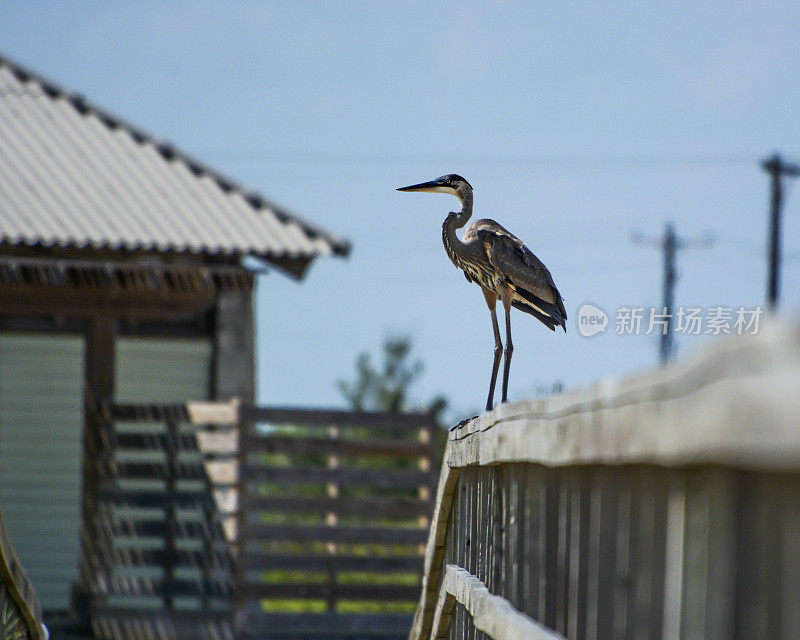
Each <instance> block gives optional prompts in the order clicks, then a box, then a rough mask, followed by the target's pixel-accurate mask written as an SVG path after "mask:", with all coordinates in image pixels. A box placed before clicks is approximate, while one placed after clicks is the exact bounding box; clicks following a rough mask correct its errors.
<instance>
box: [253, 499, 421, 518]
mask: <svg viewBox="0 0 800 640" xmlns="http://www.w3.org/2000/svg"><path fill="white" fill-rule="evenodd" d="M242 509H243V510H244V511H245V512H254V511H279V512H281V513H316V512H323V513H324V512H326V511H335V512H336V513H338V514H339V515H348V516H354V515H356V516H357V515H363V516H364V517H365V518H371V519H372V518H375V517H386V516H391V517H392V518H394V519H408V518H416V517H418V516H429V515H430V514H431V512H432V511H433V501H432V500H420V499H418V498H404V497H401V496H385V497H369V496H367V497H349V496H338V497H330V496H300V495H296V496H285V495H274V494H270V495H253V494H249V495H247V496H246V497H245V498H244V499H243V500H242Z"/></svg>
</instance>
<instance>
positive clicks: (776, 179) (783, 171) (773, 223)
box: [761, 153, 800, 311]
mask: <svg viewBox="0 0 800 640" xmlns="http://www.w3.org/2000/svg"><path fill="white" fill-rule="evenodd" d="M761 167H762V168H763V169H764V171H766V172H767V173H768V174H769V175H770V178H771V183H772V184H771V189H770V190H771V197H770V220H769V249H768V251H769V253H768V254H767V259H768V261H769V276H768V279H767V304H768V305H769V308H770V310H771V311H775V309H776V308H777V306H778V297H779V294H780V269H781V209H782V207H783V183H782V181H781V178H782V177H783V176H787V177H789V178H796V177H797V176H800V165H796V164H789V163H786V162H784V160H783V158H781V157H780V155H778V154H777V153H776V154H774V155H773V156H772V157H770V158H767V159H766V160H764V161H763V162H762V163H761Z"/></svg>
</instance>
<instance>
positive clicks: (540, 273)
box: [470, 220, 567, 328]
mask: <svg viewBox="0 0 800 640" xmlns="http://www.w3.org/2000/svg"><path fill="white" fill-rule="evenodd" d="M470 231H471V232H472V233H473V234H474V235H475V237H476V238H477V239H479V240H480V241H481V243H482V244H483V247H484V250H485V251H486V256H487V258H488V259H489V262H490V263H491V265H492V266H493V267H494V268H495V269H496V270H497V272H498V274H499V275H501V276H502V277H503V279H504V280H505V281H506V282H507V283H508V284H509V285H511V287H512V288H513V289H514V291H515V293H516V295H515V300H514V302H515V304H514V306H516V307H518V308H520V309H522V310H523V311H528V312H529V313H533V311H531V310H530V309H526V308H524V307H526V306H530V307H533V309H534V310H535V311H537V312H538V313H533V315H535V316H536V317H537V318H539V319H540V320H542V322H544V323H545V324H546V325H548V326H550V328H553V327H552V326H551V325H561V326H564V325H565V322H566V319H567V312H566V310H565V309H564V301H563V299H562V297H561V294H560V293H559V291H558V289H557V288H556V285H555V282H554V281H553V276H552V275H550V271H549V270H548V269H547V267H546V266H545V265H544V263H542V261H541V260H539V258H537V257H536V256H535V255H533V252H532V251H531V250H530V249H528V247H527V246H525V243H524V242H522V240H520V239H519V238H517V237H516V236H515V235H514V234H513V233H511V232H510V231H508V230H506V229H505V228H503V227H502V226H501V225H499V224H498V223H496V222H494V221H493V220H479V221H478V222H477V223H476V224H475V226H474V227H473V228H471V229H470ZM526 303H527V304H526ZM540 314H541V315H540ZM542 315H543V316H545V318H546V319H545V318H542V317H541V316H542Z"/></svg>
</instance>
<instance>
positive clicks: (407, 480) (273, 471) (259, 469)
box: [242, 464, 436, 489]
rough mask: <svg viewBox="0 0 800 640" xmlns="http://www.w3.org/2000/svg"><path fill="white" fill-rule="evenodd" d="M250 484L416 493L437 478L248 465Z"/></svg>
mask: <svg viewBox="0 0 800 640" xmlns="http://www.w3.org/2000/svg"><path fill="white" fill-rule="evenodd" d="M242 477H243V479H244V480H245V481H246V482H258V483H261V484H269V483H275V484H306V485H312V484H317V485H319V484H321V485H326V484H338V485H342V486H360V487H365V488H369V489H406V488H407V489H416V488H417V487H420V486H423V485H432V484H433V483H434V482H435V481H436V474H435V472H432V471H417V470H416V469H357V468H339V469H326V468H323V467H269V466H261V465H253V464H250V465H248V466H247V467H246V468H245V469H243V470H242Z"/></svg>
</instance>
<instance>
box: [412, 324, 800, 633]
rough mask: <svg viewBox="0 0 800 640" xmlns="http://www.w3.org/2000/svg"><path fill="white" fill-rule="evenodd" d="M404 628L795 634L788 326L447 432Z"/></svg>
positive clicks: (798, 475)
mask: <svg viewBox="0 0 800 640" xmlns="http://www.w3.org/2000/svg"><path fill="white" fill-rule="evenodd" d="M410 637H411V639H412V640H422V639H426V640H427V639H428V638H451V639H458V640H461V639H463V638H467V639H472V638H483V637H492V638H496V639H497V640H508V639H511V638H515V639H516V638H540V639H542V640H544V639H548V640H554V639H556V638H564V637H566V638H570V639H571V640H578V639H584V638H585V639H603V640H606V639H616V638H630V639H636V640H639V639H663V640H672V639H678V638H686V639H690V638H691V639H694V638H706V639H719V640H730V639H734V640H736V639H741V640H749V639H756V638H759V639H760V638H771V639H780V638H784V639H786V640H789V639H794V638H798V637H800V332H798V331H797V330H793V329H788V328H785V327H783V328H782V327H779V326H768V327H766V329H764V330H763V331H762V332H761V333H760V334H759V335H758V336H753V337H748V338H737V339H729V340H726V341H721V342H719V343H717V344H715V345H713V346H712V347H711V348H709V349H708V350H707V351H705V352H704V353H702V354H700V355H699V356H697V357H695V358H693V359H690V360H688V361H686V362H683V363H680V364H678V365H676V366H674V367H670V368H667V369H662V370H659V371H656V372H653V373H650V374H646V375H642V376H638V377H635V378H631V379H628V380H623V381H614V382H608V383H605V384H600V385H597V386H595V387H592V388H589V389H585V390H582V391H576V392H573V393H569V394H565V395H564V396H560V397H555V398H549V399H543V400H541V401H535V402H519V403H513V404H508V405H503V406H501V407H499V408H498V409H497V410H495V411H494V412H491V413H489V414H487V415H485V416H482V417H480V418H478V419H476V420H473V421H472V422H470V423H468V424H466V425H464V426H462V427H461V428H459V429H456V430H454V431H453V432H451V434H450V438H449V442H448V445H447V450H446V453H445V460H444V464H443V467H442V471H441V474H440V482H439V487H438V491H437V498H436V507H435V513H434V517H433V522H432V526H431V533H430V537H429V539H428V544H427V548H426V556H425V572H424V578H423V586H422V594H421V598H420V602H419V606H418V609H417V613H416V616H415V621H414V625H413V628H412V632H411V636H410Z"/></svg>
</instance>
